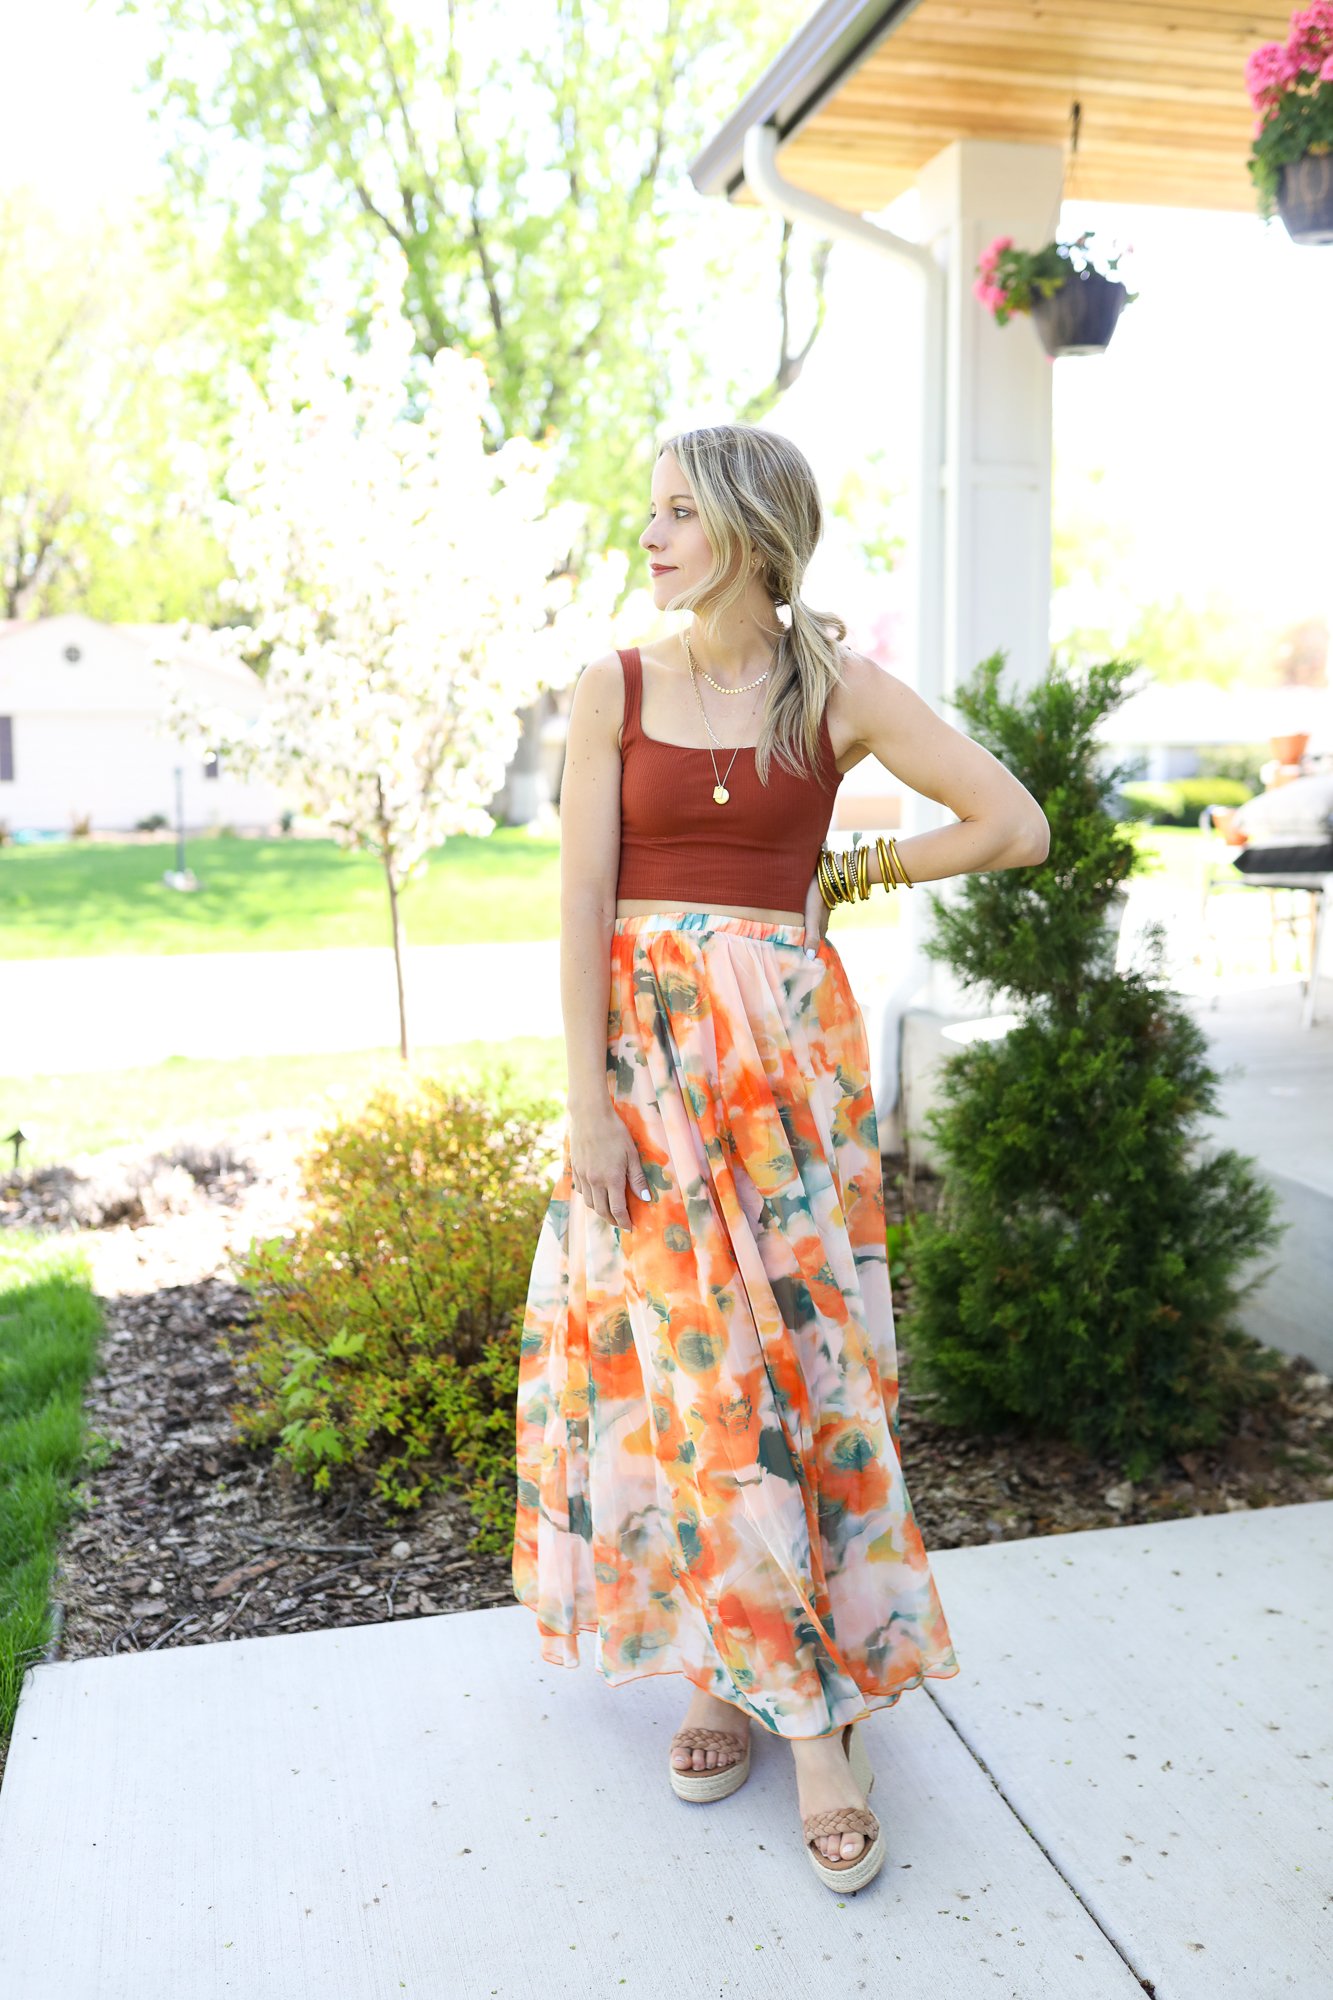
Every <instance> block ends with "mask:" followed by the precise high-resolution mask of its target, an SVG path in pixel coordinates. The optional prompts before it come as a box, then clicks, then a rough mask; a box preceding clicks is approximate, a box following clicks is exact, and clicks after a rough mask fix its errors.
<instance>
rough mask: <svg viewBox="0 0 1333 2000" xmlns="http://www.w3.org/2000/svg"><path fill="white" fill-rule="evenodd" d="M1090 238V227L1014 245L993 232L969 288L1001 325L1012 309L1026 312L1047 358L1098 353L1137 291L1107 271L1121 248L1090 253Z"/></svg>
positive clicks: (1009, 238) (1117, 260) (1115, 264)
mask: <svg viewBox="0 0 1333 2000" xmlns="http://www.w3.org/2000/svg"><path fill="white" fill-rule="evenodd" d="M1092 240H1093V233H1092V231H1091V230H1090V229H1089V230H1085V231H1084V232H1083V234H1082V236H1079V237H1076V238H1075V239H1074V241H1073V242H1072V243H1059V242H1056V243H1048V244H1046V245H1045V246H1044V248H1043V249H1041V250H1015V248H1014V239H1013V237H1012V236H997V237H996V239H995V241H994V242H993V243H991V244H989V245H988V247H987V248H986V249H985V250H983V251H982V253H981V256H980V257H979V258H978V260H977V276H976V281H975V283H974V284H973V287H972V290H973V292H974V293H975V295H976V297H977V298H978V299H980V301H981V303H982V305H984V306H985V307H987V309H988V310H989V311H990V312H991V313H993V314H994V316H995V322H996V325H997V326H1004V325H1006V324H1007V322H1008V321H1009V320H1010V319H1012V317H1013V315H1014V314H1015V313H1031V315H1032V319H1033V323H1034V324H1035V326H1036V329H1037V336H1038V338H1039V339H1040V341H1041V344H1042V346H1043V347H1044V348H1045V350H1046V352H1047V354H1049V355H1050V357H1051V359H1052V360H1055V359H1057V358H1058V357H1059V356H1060V355H1063V354H1102V353H1104V352H1105V351H1106V348H1107V346H1108V345H1109V344H1110V339H1111V335H1112V334H1113V333H1114V332H1115V329H1116V322H1117V321H1118V320H1119V318H1120V315H1121V313H1122V312H1123V311H1124V309H1125V307H1126V306H1127V305H1129V304H1130V303H1131V302H1132V301H1133V300H1134V299H1136V298H1137V297H1138V293H1137V292H1131V291H1129V290H1128V288H1127V287H1126V286H1125V285H1123V284H1122V283H1121V281H1120V280H1119V279H1118V278H1116V277H1114V276H1112V273H1113V272H1114V271H1115V270H1116V268H1117V267H1118V265H1119V263H1120V258H1121V256H1122V255H1123V254H1124V252H1122V251H1116V252H1114V253H1113V254H1104V255H1100V256H1095V255H1094V252H1093V251H1092V250H1091V249H1090V248H1089V245H1090V244H1091V242H1092ZM1099 266H1100V268H1099Z"/></svg>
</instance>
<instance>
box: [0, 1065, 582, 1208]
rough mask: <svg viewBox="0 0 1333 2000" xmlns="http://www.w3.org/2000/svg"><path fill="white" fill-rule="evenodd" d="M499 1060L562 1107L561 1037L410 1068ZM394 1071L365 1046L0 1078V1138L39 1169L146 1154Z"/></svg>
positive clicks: (340, 1097) (342, 1102)
mask: <svg viewBox="0 0 1333 2000" xmlns="http://www.w3.org/2000/svg"><path fill="white" fill-rule="evenodd" d="M503 1063H508V1064H510V1065H511V1067H512V1070H513V1076H514V1088H515V1089H517V1090H521V1091H522V1092H523V1093H524V1094H525V1095H528V1096H533V1097H550V1098H554V1099H555V1100H556V1101H557V1104H558V1105H563V1103H564V1100H565V1088H566V1069H565V1044H564V1037H563V1036H562V1035H550V1036H536V1035H533V1036H521V1037H519V1038H518V1039H517V1040H514V1041H509V1042H505V1043H502V1044H497V1043H495V1042H457V1043H452V1044H450V1045H449V1046H448V1047H445V1048H438V1049H422V1050H420V1051H418V1053H417V1055H416V1057H415V1058H414V1061H413V1064H412V1067H413V1069H415V1070H419V1071H426V1072H429V1073H430V1074H431V1075H434V1076H445V1077H449V1078H452V1079H455V1080H458V1081H460V1082H462V1081H467V1082H473V1083H475V1082H485V1080H486V1079H487V1078H488V1077H489V1076H491V1075H492V1074H493V1073H494V1072H495V1071H496V1070H497V1068H498V1067H499V1066H500V1065H501V1064H503ZM402 1075H403V1066H402V1063H401V1062H400V1061H399V1059H398V1057H397V1056H396V1055H395V1054H394V1053H393V1052H392V1051H391V1050H378V1049H365V1050H355V1051H352V1052H350V1053H348V1054H334V1055H311V1056H290V1055H289V1056H246V1057H240V1058H237V1059H236V1060H234V1061H226V1062H221V1061H219V1062H196V1061H191V1060H189V1059H188V1058H186V1057H183V1056H173V1057H172V1058H171V1059H170V1060H169V1061H167V1062H163V1063H155V1064H152V1065H149V1066H147V1067H145V1068H142V1069H123V1070H107V1071H104V1072H102V1073H100V1074H97V1075H92V1076H86V1075H77V1076H76V1075H64V1076H0V1132H11V1131H13V1129H14V1127H15V1126H16V1125H22V1126H23V1127H24V1129H25V1130H26V1131H29V1132H31V1134H32V1144H31V1145H29V1146H25V1147H24V1148H23V1152H22V1156H21V1157H22V1163H23V1165H24V1167H25V1168H26V1167H34V1166H46V1165H50V1164H52V1163H54V1162H56V1161H60V1160H67V1159H69V1158H70V1156H71V1155H72V1154H74V1153H81V1152H96V1151H98V1150H99V1149H101V1148H103V1147H108V1146H142V1147H144V1148H145V1149H147V1148H149V1147H152V1146H156V1145H161V1144H164V1143H165V1142H166V1141H168V1140H170V1139H171V1138H172V1137H173V1136H178V1135H180V1134H182V1133H185V1132H188V1131H189V1130H190V1129H191V1128H194V1127H198V1128H200V1129H206V1130H207V1131H208V1132H209V1133H210V1135H212V1136H221V1135H223V1134H225V1133H227V1132H228V1131H231V1130H233V1129H234V1128H235V1127H236V1126H237V1125H239V1124H241V1123H242V1122H245V1121H249V1120H250V1119H252V1118H254V1117H257V1116H263V1117H268V1118H272V1119H274V1120H275V1121H278V1122H280V1121H281V1120H282V1119H283V1118H285V1117H287V1116H291V1117H302V1118H304V1117H307V1116H310V1115H312V1114H313V1115H314V1116H316V1117H322V1116H324V1115H325V1114H327V1115H328V1116H329V1117H334V1116H337V1115H338V1114H340V1113H342V1112H344V1111H346V1110H348V1109H350V1108H351V1107H352V1106H353V1105H355V1104H356V1103H357V1102H359V1101H360V1100H361V1099H363V1098H364V1097H365V1096H366V1094H367V1093H368V1092H369V1091H370V1090H371V1089H373V1088H374V1086H375V1085H376V1084H377V1083H380V1082H385V1081H388V1082H393V1081H394V1080H396V1079H399V1078H401V1077H402ZM12 1164H13V1153H12V1151H11V1150H10V1149H9V1148H7V1147H6V1148H5V1149H4V1151H3V1155H2V1156H0V1174H3V1173H4V1172H6V1171H7V1170H8V1169H9V1168H10V1167H11V1166H12Z"/></svg>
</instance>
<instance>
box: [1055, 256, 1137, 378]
mask: <svg viewBox="0 0 1333 2000" xmlns="http://www.w3.org/2000/svg"><path fill="white" fill-rule="evenodd" d="M1128 297H1129V292H1128V290H1127V288H1126V287H1125V286H1124V285H1122V284H1121V283H1120V281H1119V279H1117V278H1104V277H1103V276H1102V274H1101V272H1100V271H1080V272H1075V273H1074V274H1073V275H1072V276H1071V277H1068V278H1066V279H1065V282H1064V283H1063V285H1061V287H1060V289H1059V291H1058V292H1052V293H1051V296H1050V297H1049V298H1048V299H1035V300H1034V301H1033V305H1032V317H1033V320H1034V321H1035V323H1036V328H1037V334H1038V337H1039V338H1040V340H1041V344H1042V346H1043V347H1044V348H1045V349H1046V352H1047V353H1048V354H1049V355H1050V356H1051V357H1052V358H1053V359H1054V358H1055V357H1056V356H1058V355H1061V354H1101V353H1103V352H1104V351H1105V349H1106V348H1107V347H1108V346H1109V345H1110V340H1111V335H1112V334H1113V333H1114V332H1115V324H1116V321H1117V320H1118V319H1119V317H1120V314H1121V312H1122V311H1123V309H1124V306H1125V302H1126V300H1127V299H1128Z"/></svg>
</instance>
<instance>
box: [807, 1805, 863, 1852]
mask: <svg viewBox="0 0 1333 2000" xmlns="http://www.w3.org/2000/svg"><path fill="white" fill-rule="evenodd" d="M801 1831H802V1832H803V1833H804V1835H805V1839H806V1845H807V1846H808V1845H809V1844H810V1842H811V1841H812V1840H820V1839H822V1838H823V1836H824V1835H825V1834H826V1833H862V1834H864V1835H865V1838H866V1843H867V1845H869V1844H870V1843H872V1842H873V1841H875V1840H876V1839H878V1837H879V1821H878V1820H877V1819H876V1818H875V1815H874V1813H872V1812H871V1810H870V1808H869V1806H834V1807H832V1808H831V1809H830V1810H829V1811H828V1812H817V1813H806V1815H805V1817H804V1818H803V1819H802V1821H801Z"/></svg>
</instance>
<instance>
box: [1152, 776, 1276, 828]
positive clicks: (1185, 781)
mask: <svg viewBox="0 0 1333 2000" xmlns="http://www.w3.org/2000/svg"><path fill="white" fill-rule="evenodd" d="M1119 789H1120V798H1121V800H1122V801H1123V803H1124V806H1125V809H1126V811H1127V812H1128V813H1129V814H1130V816H1131V817H1132V818H1134V819H1144V820H1147V821H1148V822H1149V823H1150V824H1151V825H1153V826H1197V825H1198V824H1199V814H1200V813H1201V812H1202V811H1203V809H1204V807H1205V806H1243V805H1244V803H1245V801H1246V799H1248V798H1252V797H1253V796H1254V787H1253V786H1252V785H1247V784H1246V783H1245V782H1244V781H1243V779H1240V778H1223V777H1212V778H1208V777H1200V778H1163V779H1157V780H1154V779H1150V778H1135V779H1131V780H1130V782H1129V783H1127V784H1122V785H1121V786H1120V788H1119Z"/></svg>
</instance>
